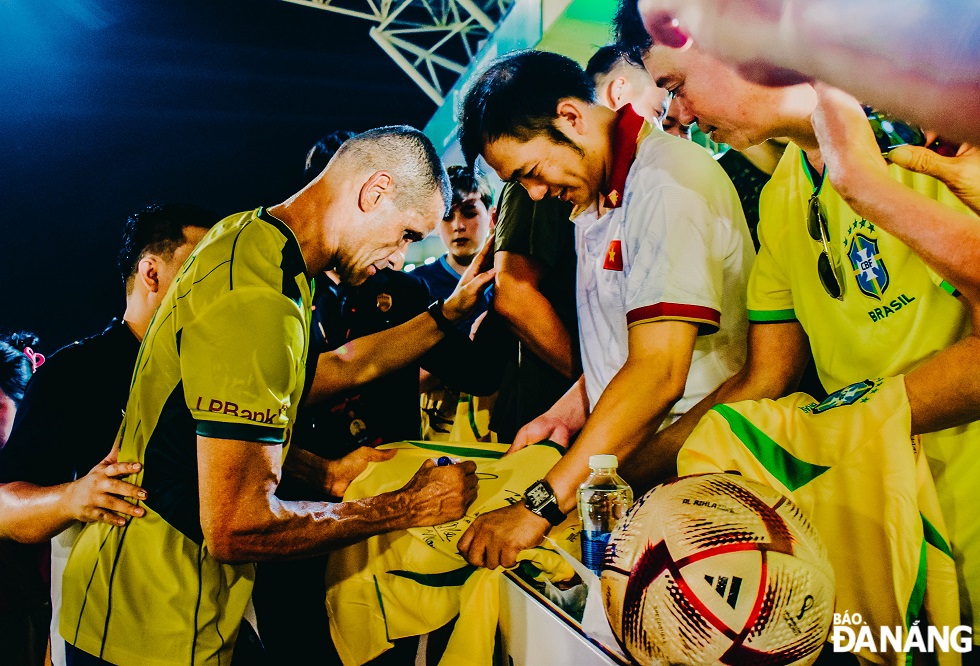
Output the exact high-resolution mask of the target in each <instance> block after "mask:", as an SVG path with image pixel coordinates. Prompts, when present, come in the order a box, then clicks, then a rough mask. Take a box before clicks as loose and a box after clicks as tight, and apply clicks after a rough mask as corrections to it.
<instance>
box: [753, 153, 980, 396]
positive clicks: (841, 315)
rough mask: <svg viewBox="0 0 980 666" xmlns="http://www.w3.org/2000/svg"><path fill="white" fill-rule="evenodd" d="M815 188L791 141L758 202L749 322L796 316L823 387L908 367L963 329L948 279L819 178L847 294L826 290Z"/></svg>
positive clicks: (941, 195)
mask: <svg viewBox="0 0 980 666" xmlns="http://www.w3.org/2000/svg"><path fill="white" fill-rule="evenodd" d="M889 169H890V173H891V176H892V177H893V178H894V179H895V180H897V181H899V182H901V183H904V184H906V185H907V186H909V187H911V188H912V189H913V190H915V191H916V192H919V193H921V194H924V195H925V196H927V197H929V198H930V199H934V200H936V201H939V202H940V203H943V204H945V205H947V206H949V207H951V208H955V209H957V210H962V211H967V210H968V209H967V208H966V207H965V206H963V204H962V203H961V202H960V201H959V200H958V199H957V198H956V197H955V196H954V195H953V194H952V193H950V191H949V190H948V189H947V188H946V186H945V185H943V184H941V183H940V182H939V181H937V180H935V179H934V178H930V177H928V176H923V175H921V174H916V173H912V172H911V171H906V170H905V169H902V168H901V167H898V166H895V165H891V166H890V167H889ZM813 190H814V184H813V180H812V177H811V175H810V173H809V171H808V169H807V166H806V164H805V162H804V160H803V156H802V152H801V151H800V149H799V148H797V147H795V146H794V145H793V144H789V146H787V147H786V152H785V153H784V154H783V157H782V159H781V160H780V162H779V165H778V166H777V167H776V170H775V172H773V175H772V179H771V180H770V181H769V183H768V184H767V185H766V186H765V188H764V189H763V190H762V196H761V198H760V200H759V211H760V221H759V239H760V243H761V248H760V250H759V256H758V258H757V259H756V262H755V265H754V266H753V268H752V273H751V276H750V278H749V289H748V308H749V321H750V322H754V323H766V322H774V321H775V322H779V321H792V320H797V321H799V322H800V324H801V325H802V326H803V328H804V329H805V330H806V332H807V335H809V336H810V346H811V348H812V349H813V358H814V362H815V363H816V366H817V373H818V374H819V375H820V381H821V382H822V383H823V385H824V388H825V389H826V390H827V391H836V390H837V389H839V388H841V387H843V386H847V385H849V384H852V383H854V382H856V381H859V380H860V379H862V378H864V377H868V376H875V377H878V376H881V377H889V376H893V375H897V374H900V373H903V372H906V371H908V370H910V369H911V368H912V367H914V366H915V365H917V364H918V363H919V362H920V361H922V360H923V359H926V358H928V357H929V356H931V355H932V354H935V353H936V352H938V351H941V350H943V349H945V348H946V347H948V346H950V345H951V344H953V343H954V342H956V341H957V340H959V339H960V338H962V337H963V335H964V334H965V332H966V331H967V330H968V325H969V324H968V318H967V316H966V313H965V311H964V309H963V307H962V306H961V305H960V304H959V303H958V302H957V300H956V298H955V297H954V296H953V295H952V294H953V291H954V290H953V287H952V286H950V285H949V284H947V283H945V282H944V281H943V279H942V278H941V277H939V276H937V275H936V274H935V273H934V272H932V271H931V270H930V269H929V268H928V267H927V266H926V265H925V264H924V263H923V262H922V260H921V259H919V258H918V256H916V254H915V253H914V252H912V250H910V249H909V248H908V246H906V245H905V244H904V243H902V242H901V241H900V240H898V239H897V238H895V237H893V236H892V235H890V234H889V233H887V232H886V231H884V230H882V229H879V228H878V227H876V226H875V225H874V224H872V223H870V222H868V221H867V220H864V219H861V218H860V217H859V216H858V215H857V214H855V213H854V212H853V211H852V210H851V209H850V207H849V206H848V205H847V204H846V203H845V202H844V200H843V199H842V198H841V197H840V195H839V194H837V192H836V191H835V190H834V188H833V185H831V183H830V179H829V178H824V179H823V183H822V185H821V186H820V191H819V192H820V194H819V196H820V205H821V208H822V209H823V211H824V212H825V214H826V219H827V226H828V228H829V238H828V240H829V242H830V249H831V253H832V254H833V255H834V256H833V257H832V259H833V260H835V261H837V262H839V263H840V264H841V266H842V267H843V273H844V278H845V279H844V282H845V284H844V296H843V301H838V300H835V299H833V298H831V297H830V296H828V295H827V293H826V292H825V291H824V289H823V286H822V285H821V284H820V279H819V277H818V276H817V257H819V255H820V252H821V250H822V244H821V243H820V242H818V241H814V240H813V239H812V238H810V235H809V233H808V232H807V208H808V202H809V200H810V196H811V194H812V193H813Z"/></svg>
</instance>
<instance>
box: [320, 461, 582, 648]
mask: <svg viewBox="0 0 980 666" xmlns="http://www.w3.org/2000/svg"><path fill="white" fill-rule="evenodd" d="M379 448H382V449H390V448H395V449H398V454H397V455H396V456H395V457H394V458H392V459H391V460H388V461H385V462H381V463H372V464H371V465H370V466H369V467H368V468H367V469H366V470H365V471H364V473H363V474H361V475H360V476H359V477H358V478H357V479H355V480H354V482H353V483H351V485H350V487H349V488H348V489H347V492H346V493H345V494H344V499H345V500H348V501H349V500H356V499H360V498H362V497H370V496H373V495H377V494H378V493H383V492H388V491H391V490H396V489H398V488H400V487H402V486H403V485H404V484H405V483H406V482H408V480H409V479H410V478H412V476H413V475H414V474H415V472H416V471H417V470H418V468H419V466H420V465H421V464H422V462H424V461H425V460H426V459H427V458H438V457H440V456H444V455H445V456H450V457H453V458H457V459H465V460H472V461H474V462H475V463H476V465H477V476H478V477H479V479H480V485H479V490H478V494H477V498H476V500H475V501H474V502H473V504H472V505H471V506H470V508H469V510H468V511H467V514H466V515H465V516H464V517H463V518H462V519H461V520H458V521H453V522H451V523H445V524H443V525H436V526H435V527H420V528H412V529H409V530H401V531H397V532H391V533H388V534H382V535H379V536H376V537H372V538H370V539H367V540H365V541H362V542H360V543H356V544H353V545H351V546H348V547H346V548H342V549H340V550H338V551H336V552H335V553H333V554H332V555H331V556H330V562H329V564H328V566H327V600H326V602H327V614H328V616H329V618H330V633H331V635H332V637H333V640H334V644H335V645H336V647H337V652H338V654H339V655H340V658H341V660H342V661H343V662H344V664H345V666H354V665H359V664H363V663H365V662H367V661H370V660H371V659H374V658H375V657H377V656H378V655H380V654H382V653H383V652H385V651H386V650H388V649H389V648H390V647H391V646H392V643H391V641H392V640H394V639H397V638H405V637H407V636H418V635H421V634H426V633H428V632H430V631H434V630H436V629H438V628H440V627H442V626H443V625H445V624H446V623H448V622H449V621H451V620H452V619H453V618H454V617H456V616H457V615H459V620H458V621H457V622H456V625H455V628H454V630H453V634H452V636H451V638H450V640H449V645H448V646H447V648H446V652H445V654H444V656H443V658H442V661H441V662H440V663H441V664H445V665H447V666H465V665H472V666H484V665H486V664H490V663H492V658H493V645H494V632H495V629H496V625H497V613H498V610H499V596H500V590H499V576H500V573H501V572H500V570H492V571H491V570H488V569H483V568H479V569H478V568H476V567H473V566H471V565H469V564H467V562H466V561H465V560H464V559H463V557H462V555H460V553H459V551H458V550H457V543H458V542H459V539H460V537H461V536H462V535H463V533H464V532H465V531H466V529H467V528H468V527H469V526H470V524H472V522H473V520H474V519H475V518H476V516H478V515H480V514H481V513H486V512H487V511H492V510H493V509H498V508H501V507H504V506H508V505H510V504H513V503H515V502H518V501H520V499H521V498H522V497H523V493H524V490H525V489H526V488H527V487H528V486H530V485H531V484H532V483H534V482H535V481H536V480H538V479H540V478H542V477H543V476H544V475H545V474H546V473H547V472H548V470H549V469H551V467H552V466H553V465H554V464H555V463H556V462H557V461H558V459H559V458H560V457H561V452H562V451H563V450H562V449H561V448H560V447H558V446H557V445H555V444H552V443H550V442H542V443H540V444H536V445H534V446H529V447H526V448H524V449H521V450H520V451H517V452H516V453H514V454H512V455H509V456H506V457H504V455H503V454H504V452H505V451H506V450H507V448H508V447H507V445H506V444H489V443H478V444H475V443H453V444H445V443H442V442H438V443H437V442H403V443H399V444H388V445H384V446H381V447H379ZM580 531H581V523H580V522H579V521H578V519H577V518H576V517H575V515H574V514H573V515H572V516H570V517H569V518H568V519H567V520H566V521H565V522H564V523H563V524H562V525H559V526H558V527H555V528H554V529H552V531H551V534H550V536H551V538H552V539H553V540H554V541H555V542H556V543H557V544H558V545H559V546H560V547H562V548H563V549H564V550H567V551H569V552H575V554H576V556H577V555H578V553H577V551H578V548H577V545H578V536H579V533H580ZM518 559H519V560H520V561H521V563H522V564H521V566H526V567H533V569H531V571H532V572H540V575H544V576H547V577H548V578H549V579H550V580H567V579H569V578H571V577H572V576H573V575H574V571H573V570H572V569H571V567H570V566H569V565H568V563H567V562H566V561H565V560H564V559H563V558H562V557H561V556H560V555H559V554H558V553H556V552H554V551H553V550H551V549H549V548H546V547H544V546H539V547H538V548H532V549H530V550H526V551H523V552H522V553H521V554H520V555H519V557H518Z"/></svg>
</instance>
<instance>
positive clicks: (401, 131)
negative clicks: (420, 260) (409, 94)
mask: <svg viewBox="0 0 980 666" xmlns="http://www.w3.org/2000/svg"><path fill="white" fill-rule="evenodd" d="M334 160H344V161H348V160H349V161H350V163H351V164H352V165H356V167H357V168H359V169H365V170H371V171H389V172H391V174H392V175H393V176H394V178H395V196H394V201H395V203H396V205H397V206H398V207H399V208H401V209H403V210H404V209H412V210H417V211H422V210H425V208H426V207H428V206H429V205H430V202H431V201H432V196H433V195H434V194H436V193H438V194H439V195H440V196H441V197H442V202H443V207H444V209H443V210H442V211H441V213H440V218H442V217H444V216H445V215H446V212H447V211H448V210H449V206H450V203H451V202H452V190H451V188H450V186H449V176H448V175H446V169H445V168H444V167H443V165H442V160H440V159H439V155H438V154H437V153H436V149H435V147H434V146H433V145H432V142H431V141H430V140H429V138H428V137H427V136H425V135H424V134H423V133H422V132H420V131H419V130H417V129H415V128H414V127H409V126H408V125H389V126H387V127H378V128H376V129H372V130H368V131H366V132H361V133H360V134H357V135H356V136H353V137H351V138H350V139H347V141H345V142H344V144H343V145H342V146H341V147H340V149H339V150H338V151H337V154H336V155H335V156H334Z"/></svg>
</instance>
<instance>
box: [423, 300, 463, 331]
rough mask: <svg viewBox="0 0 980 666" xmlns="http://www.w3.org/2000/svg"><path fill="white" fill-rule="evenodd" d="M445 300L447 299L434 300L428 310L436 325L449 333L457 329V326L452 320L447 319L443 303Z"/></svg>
mask: <svg viewBox="0 0 980 666" xmlns="http://www.w3.org/2000/svg"><path fill="white" fill-rule="evenodd" d="M445 302H446V301H445V299H442V298H440V299H438V300H436V301H433V302H432V305H430V306H429V307H428V309H427V312H428V313H429V316H430V317H432V319H434V320H435V322H436V327H437V328H438V329H439V330H440V331H442V332H443V333H446V334H447V335H448V334H449V333H452V332H453V331H455V330H456V326H454V325H453V323H452V322H451V321H449V320H448V319H446V315H445V314H444V313H443V311H442V305H443V303H445Z"/></svg>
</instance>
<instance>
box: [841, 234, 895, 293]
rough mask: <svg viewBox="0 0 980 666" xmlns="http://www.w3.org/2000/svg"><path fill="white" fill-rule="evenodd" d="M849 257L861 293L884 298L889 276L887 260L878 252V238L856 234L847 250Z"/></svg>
mask: <svg viewBox="0 0 980 666" xmlns="http://www.w3.org/2000/svg"><path fill="white" fill-rule="evenodd" d="M847 258H848V259H850V261H851V268H853V269H854V279H855V280H856V281H857V286H858V289H860V290H861V293H863V294H864V295H865V296H868V297H870V298H874V299H877V300H879V301H880V300H882V299H881V297H882V294H884V293H885V290H886V289H888V283H889V277H888V269H887V268H886V267H885V261H884V260H883V259H882V258H881V256H880V254H879V252H878V240H877V239H875V240H872V239H870V238H868V237H867V236H865V235H864V234H854V236H853V237H852V238H851V246H850V247H849V248H848V250H847Z"/></svg>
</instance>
